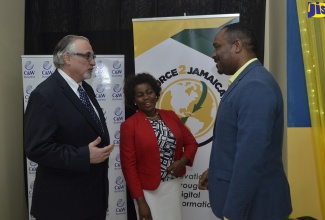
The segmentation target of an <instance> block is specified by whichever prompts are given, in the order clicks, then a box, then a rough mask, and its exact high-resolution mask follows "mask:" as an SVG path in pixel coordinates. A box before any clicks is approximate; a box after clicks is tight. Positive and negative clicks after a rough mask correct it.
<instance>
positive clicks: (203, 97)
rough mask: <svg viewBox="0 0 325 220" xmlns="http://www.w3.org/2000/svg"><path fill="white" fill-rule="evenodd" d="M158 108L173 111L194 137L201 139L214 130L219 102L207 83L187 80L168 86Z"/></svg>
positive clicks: (180, 80)
mask: <svg viewBox="0 0 325 220" xmlns="http://www.w3.org/2000/svg"><path fill="white" fill-rule="evenodd" d="M157 106H158V108H161V109H168V110H173V111H174V112H175V113H176V114H177V115H178V116H179V117H180V118H181V120H182V121H183V122H185V125H186V126H187V127H188V128H189V129H190V131H191V132H192V134H193V135H194V137H195V138H200V137H202V136H204V135H206V134H207V133H208V132H209V131H211V129H213V126H214V121H215V117H216V112H217V108H218V100H217V98H216V96H215V94H214V93H213V91H212V89H210V88H209V87H208V86H207V85H206V84H205V82H203V81H199V80H195V79H191V78H186V79H179V80H176V81H173V82H172V83H170V84H169V85H168V86H166V87H165V88H164V89H163V91H162V93H161V96H160V98H159V100H158V104H157Z"/></svg>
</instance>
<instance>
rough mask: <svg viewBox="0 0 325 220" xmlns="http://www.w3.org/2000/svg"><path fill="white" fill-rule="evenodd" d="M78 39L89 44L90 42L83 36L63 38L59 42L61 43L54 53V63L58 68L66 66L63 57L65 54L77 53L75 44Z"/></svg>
mask: <svg viewBox="0 0 325 220" xmlns="http://www.w3.org/2000/svg"><path fill="white" fill-rule="evenodd" d="M77 39H81V40H85V41H88V42H89V40H88V39H87V38H86V37H83V36H77V35H67V36H65V37H64V38H62V39H61V40H60V41H59V43H58V44H57V45H56V46H55V48H54V51H53V63H54V66H55V67H56V68H60V67H61V66H62V65H63V64H64V60H63V55H64V54H65V53H73V52H75V51H74V50H75V44H74V43H75V41H76V40H77Z"/></svg>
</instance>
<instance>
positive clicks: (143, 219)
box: [136, 197, 152, 220]
mask: <svg viewBox="0 0 325 220" xmlns="http://www.w3.org/2000/svg"><path fill="white" fill-rule="evenodd" d="M136 200H137V203H138V207H139V220H152V216H151V211H150V208H149V205H148V203H147V201H146V199H145V198H144V197H139V198H137V199H136Z"/></svg>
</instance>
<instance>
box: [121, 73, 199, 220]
mask: <svg viewBox="0 0 325 220" xmlns="http://www.w3.org/2000/svg"><path fill="white" fill-rule="evenodd" d="M160 92H161V87H160V86H159V84H158V83H157V81H156V79H155V78H154V77H153V76H152V75H150V74H148V73H141V74H137V75H135V76H131V77H130V78H128V79H127V80H126V81H125V85H124V95H125V100H126V104H127V105H130V106H131V105H132V106H134V104H135V106H136V107H137V112H136V113H135V114H134V115H133V116H131V117H130V118H128V119H127V120H126V121H125V122H123V123H122V124H121V142H120V152H121V165H122V171H123V174H124V177H125V180H126V183H127V185H128V188H129V190H130V193H131V196H132V198H133V199H134V200H135V206H136V211H137V214H138V217H139V219H141V220H143V219H145V220H152V219H154V220H160V219H164V220H165V219H169V220H179V219H182V204H181V183H180V179H179V178H178V177H181V176H183V175H184V174H185V172H186V169H185V165H188V166H192V165H193V160H194V157H195V154H196V151H197V147H198V144H197V142H196V140H195V138H194V137H193V135H192V133H191V132H190V131H189V130H188V128H187V127H186V126H185V125H184V124H183V123H182V121H181V120H180V119H179V117H178V116H177V115H176V114H175V113H174V112H173V111H167V110H162V109H156V103H157V100H158V98H159V96H160Z"/></svg>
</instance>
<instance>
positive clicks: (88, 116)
mask: <svg viewBox="0 0 325 220" xmlns="http://www.w3.org/2000/svg"><path fill="white" fill-rule="evenodd" d="M53 76H54V77H55V78H56V79H57V82H58V85H59V86H60V87H61V88H62V92H63V93H64V94H65V95H66V97H67V98H68V99H69V100H70V101H71V102H72V104H73V105H74V106H75V107H76V109H77V110H78V111H79V112H80V113H81V114H82V115H83V116H84V117H85V119H86V120H87V121H88V122H89V123H90V125H91V126H92V127H93V128H94V129H95V130H96V131H97V132H98V134H99V135H100V136H102V135H101V134H102V132H101V130H100V129H101V128H99V127H98V125H97V124H96V122H95V121H94V119H93V118H92V117H91V114H90V113H89V111H88V110H87V108H86V107H85V106H84V105H83V104H82V103H81V101H80V99H79V98H78V96H77V95H76V94H75V92H74V91H73V90H72V89H71V88H70V86H69V84H68V83H67V82H66V81H65V80H64V79H63V78H62V76H61V75H60V73H59V72H58V71H55V72H54V73H53ZM92 102H93V100H92ZM93 103H94V102H93ZM95 103H96V102H95ZM96 104H97V103H96ZM96 109H97V108H96ZM97 111H98V109H97ZM103 127H104V126H103ZM104 139H105V141H107V140H106V137H104Z"/></svg>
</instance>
